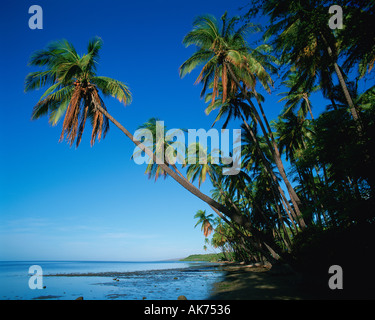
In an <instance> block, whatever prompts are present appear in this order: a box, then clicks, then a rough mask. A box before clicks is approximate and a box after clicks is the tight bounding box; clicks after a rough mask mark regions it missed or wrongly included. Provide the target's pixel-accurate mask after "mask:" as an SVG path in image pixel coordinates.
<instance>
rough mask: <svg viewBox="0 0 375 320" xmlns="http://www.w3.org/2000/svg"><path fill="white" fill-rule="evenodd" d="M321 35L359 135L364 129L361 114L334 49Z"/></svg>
mask: <svg viewBox="0 0 375 320" xmlns="http://www.w3.org/2000/svg"><path fill="white" fill-rule="evenodd" d="M320 35H321V36H322V39H323V42H324V44H325V45H326V48H327V52H328V55H329V57H330V58H331V59H332V63H333V67H334V68H335V72H336V75H337V78H338V80H339V83H340V86H341V89H342V91H343V93H344V96H345V100H346V102H347V104H348V106H349V109H350V113H351V114H352V117H353V119H354V121H355V123H356V125H357V130H358V132H359V133H361V132H362V129H363V128H362V125H361V122H360V118H359V114H358V112H357V109H356V108H355V106H354V103H353V99H352V97H351V96H350V93H349V90H348V87H347V86H346V83H345V79H344V76H343V74H342V72H341V70H340V67H339V65H338V64H337V59H336V58H335V57H334V55H333V51H332V48H331V46H330V45H329V43H328V41H327V40H326V38H325V37H324V35H323V33H322V32H320Z"/></svg>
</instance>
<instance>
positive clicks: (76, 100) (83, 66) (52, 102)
mask: <svg viewBox="0 0 375 320" xmlns="http://www.w3.org/2000/svg"><path fill="white" fill-rule="evenodd" d="M101 47H102V40H101V39H100V38H98V37H96V38H93V39H92V40H90V41H89V43H88V46H87V54H85V55H82V56H80V55H79V54H78V53H77V51H76V50H75V48H74V47H73V45H72V44H70V43H69V42H68V41H66V40H62V41H57V42H53V43H51V44H49V45H48V46H47V49H46V50H40V51H36V52H35V53H34V54H32V56H31V58H30V61H29V65H30V66H35V67H40V68H42V71H36V72H32V73H29V74H28V75H27V76H26V79H25V91H26V92H28V91H31V90H35V89H39V88H41V87H44V86H49V87H48V89H47V90H46V91H45V93H44V94H43V95H42V96H41V98H40V100H39V101H38V103H37V104H36V105H35V106H34V109H33V112H32V116H31V118H32V119H33V120H35V119H39V118H40V117H41V116H44V115H47V114H48V115H49V122H50V123H51V124H52V125H56V124H57V123H58V121H59V120H60V119H61V118H62V116H63V115H64V114H65V118H64V122H63V128H62V132H61V136H60V141H61V140H63V139H64V137H65V136H66V139H67V140H68V141H69V143H70V145H72V144H73V143H74V141H76V146H77V147H78V146H79V144H80V142H81V138H82V133H83V131H84V128H85V123H86V120H87V119H90V121H91V125H92V134H91V145H93V144H94V143H95V140H96V138H98V140H99V141H100V139H101V137H103V138H104V137H105V136H106V134H107V132H108V130H109V121H108V118H107V117H106V116H105V115H103V114H102V113H101V112H100V111H99V109H98V106H101V107H102V108H103V109H104V110H106V107H105V104H104V101H103V99H102V98H101V96H100V95H99V92H101V93H102V94H103V95H104V96H112V97H114V98H116V99H118V100H119V101H120V102H123V103H124V104H128V103H130V102H131V99H132V97H131V93H130V91H129V88H128V87H127V86H126V85H125V84H124V83H122V82H120V81H118V80H114V79H111V78H108V77H103V76H97V75H96V65H97V62H98V58H99V50H100V48H101Z"/></svg>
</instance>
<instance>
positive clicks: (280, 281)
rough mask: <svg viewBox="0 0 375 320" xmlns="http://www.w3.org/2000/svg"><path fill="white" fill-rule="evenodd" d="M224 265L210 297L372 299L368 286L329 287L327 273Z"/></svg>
mask: <svg viewBox="0 0 375 320" xmlns="http://www.w3.org/2000/svg"><path fill="white" fill-rule="evenodd" d="M222 269H223V270H225V272H226V273H225V276H224V279H223V281H220V282H216V283H215V284H214V288H213V290H212V294H211V296H210V300H326V299H338V300H341V299H363V298H364V299H368V298H370V299H371V293H370V292H365V290H351V289H348V288H347V289H346V290H329V289H328V285H327V282H326V281H325V278H324V277H317V276H313V275H306V274H304V275H303V274H300V273H297V272H294V271H293V270H292V269H290V268H288V267H281V268H275V269H274V270H272V268H270V267H263V266H248V265H240V264H225V265H223V266H222ZM327 279H328V277H327ZM323 280H324V281H323ZM372 295H373V294H372ZM372 299H373V298H372Z"/></svg>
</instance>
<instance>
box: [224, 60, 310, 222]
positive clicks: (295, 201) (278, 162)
mask: <svg viewBox="0 0 375 320" xmlns="http://www.w3.org/2000/svg"><path fill="white" fill-rule="evenodd" d="M227 68H228V70H229V73H230V74H231V77H232V79H233V80H234V82H235V83H236V85H237V86H238V87H239V88H241V91H242V93H243V95H244V96H245V97H246V100H247V101H248V102H249V105H250V107H251V110H252V111H253V114H254V116H255V118H256V119H257V121H258V123H259V125H260V127H261V129H262V131H263V134H264V137H265V139H266V142H267V144H268V146H269V148H270V151H271V153H272V156H273V158H274V160H275V163H276V166H277V168H278V170H279V172H280V175H281V177H282V179H283V181H284V183H285V186H286V188H287V190H288V193H289V195H290V199H291V201H292V203H293V206H294V209H295V211H296V215H297V218H298V222H299V224H300V226H301V228H305V227H306V223H305V221H304V219H303V217H302V213H301V211H300V209H299V206H300V205H301V201H300V199H299V197H298V196H297V194H296V192H295V191H294V189H293V187H292V185H291V183H290V182H289V180H288V178H287V176H286V173H285V169H284V165H283V163H282V160H281V156H280V152H279V149H278V148H277V145H276V141H275V140H274V139H273V135H272V131H271V128H270V127H269V124H268V121H267V118H266V117H265V114H264V112H263V108H262V106H261V104H260V101H259V97H258V96H257V94H256V92H255V91H254V93H255V94H256V97H257V101H258V104H259V105H260V109H261V112H262V114H263V118H264V119H265V121H266V124H267V125H268V131H269V132H267V130H266V128H265V127H264V125H263V122H262V120H261V118H260V116H259V113H258V112H257V110H256V108H255V106H254V104H253V102H252V101H251V100H250V98H249V96H248V94H247V92H246V90H245V89H244V88H243V86H241V84H240V82H239V81H238V79H237V77H236V76H235V74H234V72H233V70H232V68H231V67H230V65H229V64H228V65H227ZM268 136H270V137H271V139H272V144H273V145H272V144H271V142H270V140H269V138H268Z"/></svg>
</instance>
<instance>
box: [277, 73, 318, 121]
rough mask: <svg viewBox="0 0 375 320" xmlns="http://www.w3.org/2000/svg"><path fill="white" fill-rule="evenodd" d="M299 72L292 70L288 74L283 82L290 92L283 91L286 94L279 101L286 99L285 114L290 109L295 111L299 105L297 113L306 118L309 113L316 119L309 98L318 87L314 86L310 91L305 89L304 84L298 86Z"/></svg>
mask: <svg viewBox="0 0 375 320" xmlns="http://www.w3.org/2000/svg"><path fill="white" fill-rule="evenodd" d="M298 78H299V77H298V74H297V73H295V72H291V73H290V74H289V75H288V79H287V80H286V81H283V84H284V85H285V86H286V87H287V88H290V90H289V91H288V92H282V93H280V94H281V95H284V97H283V98H281V99H280V100H279V101H278V102H281V101H286V104H285V111H284V114H286V113H288V112H289V111H294V110H295V109H296V108H298V107H299V109H298V111H297V113H298V115H300V116H302V117H303V118H306V115H307V113H309V114H310V116H311V119H312V120H314V115H313V113H312V106H311V102H310V99H309V96H310V93H311V91H315V90H316V89H317V88H313V89H312V90H311V91H310V92H309V91H308V90H304V88H303V87H302V86H300V87H296V86H297V85H298V80H299V79H298Z"/></svg>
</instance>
